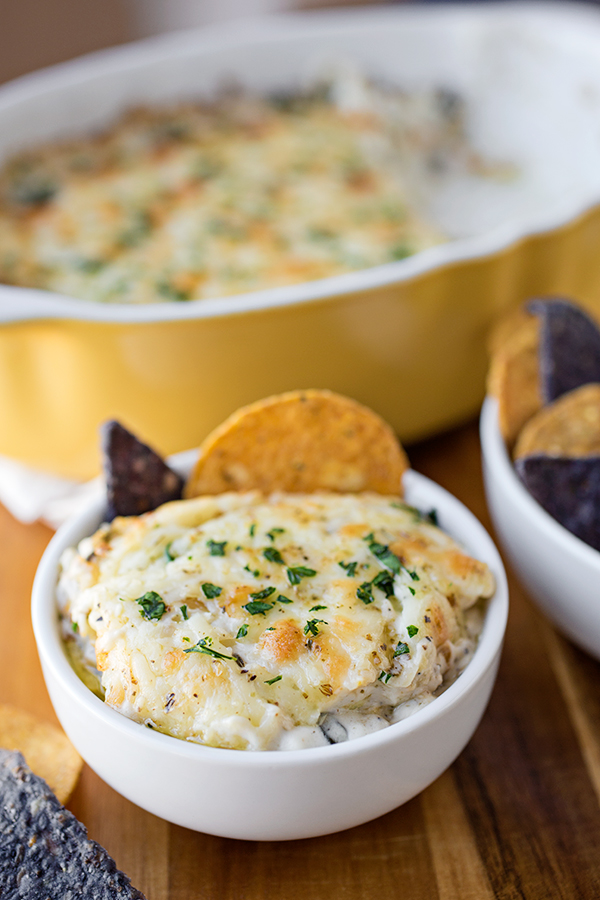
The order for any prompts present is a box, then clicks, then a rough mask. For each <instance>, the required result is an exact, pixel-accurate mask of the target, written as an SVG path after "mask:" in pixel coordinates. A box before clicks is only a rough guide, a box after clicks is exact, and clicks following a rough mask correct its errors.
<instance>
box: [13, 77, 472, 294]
mask: <svg viewBox="0 0 600 900" xmlns="http://www.w3.org/2000/svg"><path fill="white" fill-rule="evenodd" d="M334 93H335V92H334ZM338 93H339V91H338ZM358 93H359V96H358V98H356V97H354V98H353V99H352V98H351V102H349V101H348V98H347V97H346V99H345V100H344V98H343V97H342V98H340V97H335V96H333V97H332V96H331V91H330V93H329V95H328V94H327V93H324V92H323V91H321V92H318V91H317V92H315V93H313V94H307V95H298V96H296V97H287V98H277V99H272V100H270V99H260V98H255V97H250V96H248V95H240V94H231V95H224V96H222V97H220V98H219V99H218V101H216V102H215V103H213V104H209V103H202V104H201V103H198V104H189V105H185V106H183V105H182V106H179V107H171V108H169V109H155V110H150V109H140V110H136V111H133V112H131V113H129V114H128V115H126V116H124V117H123V118H122V119H121V120H120V121H119V122H117V123H116V124H115V125H113V126H112V128H110V129H109V130H108V131H107V132H105V133H104V134H102V135H99V136H96V137H90V138H88V139H85V138H83V139H81V140H77V141H72V142H69V143H63V144H60V145H52V146H46V147H42V148H40V149H39V150H32V151H28V152H24V153H21V154H19V155H18V156H16V157H14V158H13V159H11V160H9V161H8V162H7V163H6V164H5V165H4V167H3V168H2V170H1V171H0V280H2V281H5V282H7V283H11V284H17V285H23V286H28V287H39V288H46V289H49V290H52V291H57V292H60V293H63V294H67V295H71V296H74V297H79V298H81V299H84V300H92V301H101V302H116V303H153V302H160V301H165V300H170V301H185V300H192V299H202V298H208V297H220V296H225V295H231V294H236V293H242V292H246V291H254V290H259V289H263V288H269V287H274V286H279V285H287V284H293V283H297V282H302V281H309V280H312V279H319V278H324V277H327V276H331V275H336V274H340V273H343V272H348V271H352V270H356V269H363V268H367V267H369V266H375V265H379V264H381V263H386V262H390V261H392V260H396V259H402V258H404V257H405V256H409V255H410V254H412V253H415V252H417V251H419V250H422V249H424V248H425V247H429V246H431V245H432V244H436V243H439V242H440V241H442V240H444V238H443V236H442V235H441V234H440V233H439V232H438V230H437V229H436V228H434V227H433V226H432V225H431V224H429V223H428V222H427V221H426V219H425V217H424V216H423V215H421V214H420V213H418V212H417V211H416V208H415V191H414V187H415V183H416V182H417V181H418V177H417V175H418V173H419V172H420V173H421V174H422V172H423V170H425V169H428V170H431V171H430V175H431V172H432V171H433V170H434V169H436V167H437V169H438V170H439V167H440V165H442V164H443V159H444V154H446V155H447V154H448V153H450V154H452V153H455V151H456V153H455V155H456V154H457V153H458V152H459V151H458V149H457V145H460V146H461V147H462V143H464V142H462V143H461V134H460V115H459V113H460V107H459V104H457V103H456V102H450V100H449V95H448V94H447V93H446V94H444V93H441V94H440V93H435V92H431V93H429V94H426V95H423V94H421V95H419V96H409V95H406V94H403V93H402V92H400V91H383V90H382V89H377V88H375V87H374V86H372V85H368V84H367V83H363V84H361V85H359V89H358ZM450 99H451V98H450Z"/></svg>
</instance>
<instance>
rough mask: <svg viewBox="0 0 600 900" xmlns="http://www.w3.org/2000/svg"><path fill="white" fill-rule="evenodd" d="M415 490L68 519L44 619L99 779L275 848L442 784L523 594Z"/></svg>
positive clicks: (475, 535)
mask: <svg viewBox="0 0 600 900" xmlns="http://www.w3.org/2000/svg"><path fill="white" fill-rule="evenodd" d="M404 490H405V496H404V498H403V500H402V501H399V500H396V499H394V498H393V497H385V496H377V495H374V494H363V495H332V494H314V495H310V496H307V495H304V496H302V495H284V494H282V495H274V496H271V497H263V496H261V495H259V494H257V493H256V492H250V493H247V494H235V495H234V494H223V495H219V496H215V497H199V498H196V499H193V500H186V501H178V502H175V503H171V504H167V505H165V506H163V507H161V508H159V509H157V510H156V511H154V512H152V513H149V514H146V515H145V516H142V517H140V518H131V519H116V520H114V521H113V523H112V524H111V525H102V524H101V523H102V518H103V515H104V505H103V502H101V501H99V502H98V503H97V504H96V505H95V506H94V507H93V508H90V509H89V510H87V511H86V512H85V513H84V514H81V515H79V516H78V517H77V518H75V519H73V520H72V521H70V522H68V523H67V524H66V525H65V526H63V528H61V529H60V530H59V532H58V533H57V535H56V536H55V538H54V539H53V540H52V541H51V543H50V545H49V547H48V549H47V551H46V553H45V554H44V557H43V559H42V562H41V564H40V567H39V570H38V573H37V576H36V581H35V586H34V592H33V622H34V630H35V634H36V640H37V642H38V648H39V652H40V658H41V661H42V666H43V670H44V675H45V678H46V683H47V685H48V688H49V691H50V694H51V697H52V700H53V703H54V706H55V709H56V711H57V714H58V716H59V718H60V720H61V722H62V724H63V727H64V728H65V730H66V731H67V733H68V735H69V737H70V738H71V740H72V741H73V743H74V744H75V746H76V747H77V748H78V750H79V752H80V753H81V754H82V755H83V757H84V758H85V759H86V761H87V762H88V763H89V764H90V765H91V766H92V768H94V769H95V771H96V772H98V774H99V775H100V776H101V777H103V778H104V779H105V780H106V781H107V782H108V783H109V784H111V785H112V786H113V787H114V788H115V789H116V790H118V791H120V792H121V793H123V794H124V795H125V796H126V797H128V798H129V799H131V800H132V801H133V802H135V803H138V804H139V805H141V806H142V807H143V808H145V809H147V810H149V811H150V812H153V813H155V814H157V815H160V816H163V817H164V818H167V819H168V820H169V821H172V822H176V823H178V824H181V825H183V826H185V827H188V828H194V829H196V830H201V831H206V832H209V833H213V834H218V835H223V836H228V837H237V838H245V839H255V840H277V839H281V840H283V839H291V838H302V837H309V836H315V835H318V834H326V833H329V832H332V831H336V830H340V829H343V828H348V827H351V826H353V825H356V824H359V823H361V822H364V821H367V820H369V819H371V818H374V817H376V816H378V815H381V814H382V813H384V812H386V811H389V810H390V809H393V808H394V807H395V806H398V805H399V804H401V803H403V802H405V801H406V800H408V799H409V798H410V797H412V796H414V795H415V794H416V793H418V792H419V791H420V790H422V789H423V788H424V787H426V786H427V785H428V784H429V783H430V782H431V781H432V780H434V779H435V778H436V777H437V776H438V775H439V774H440V773H441V772H442V771H443V770H444V769H445V768H446V767H447V766H448V765H449V764H450V763H451V762H452V761H453V760H454V759H455V757H456V756H457V755H458V753H460V751H461V750H462V748H463V747H464V745H465V743H466V742H467V741H468V739H469V737H470V736H471V734H472V732H473V730H474V729H475V727H476V725H477V723H478V721H479V719H480V717H481V715H482V713H483V710H484V708H485V705H486V703H487V700H488V698H489V694H490V691H491V688H492V685H493V682H494V679H495V675H496V669H497V665H498V660H499V655H500V650H501V646H502V640H503V635H504V629H505V624H506V615H507V604H508V595H507V588H506V579H505V575H504V571H503V568H502V564H501V561H500V558H499V556H498V554H497V552H496V550H495V548H494V546H493V544H492V542H491V540H490V538H489V537H488V535H487V534H486V532H485V531H484V529H483V528H482V526H481V525H480V524H479V523H478V522H477V521H476V519H475V518H474V517H473V516H472V515H471V513H469V512H468V511H467V510H466V509H465V508H464V507H463V506H462V505H461V504H460V503H459V502H458V501H457V500H456V499H454V498H453V497H451V496H450V495H449V494H447V492H445V491H444V490H443V489H442V488H440V487H439V486H437V485H435V484H434V483H432V482H430V481H429V480H428V479H426V478H424V477H423V476H420V475H418V474H417V473H415V472H412V471H408V472H406V473H405V475H404ZM432 510H435V511H436V513H435V514H436V515H437V517H438V519H439V523H440V525H441V528H442V529H443V530H440V529H439V528H438V527H436V526H435V525H434V524H433V523H432V518H431V516H430V514H431V511H432ZM98 526H100V527H99V528H98ZM445 532H447V533H445ZM90 534H92V535H93V536H92V537H89V535H90ZM448 535H451V537H449V536H448ZM463 547H464V548H465V549H464V550H463V549H462V548H463ZM76 548H77V549H76ZM468 554H472V556H470V555H468ZM482 597H486V598H488V599H486V600H481V599H480V598H482ZM59 610H60V616H62V617H63V622H64V621H65V620H66V621H67V622H70V623H72V624H71V625H70V626H69V628H70V629H73V628H74V629H75V633H73V631H71V634H72V635H73V637H74V638H75V639H76V640H72V641H67V642H66V643H67V645H70V647H71V648H74V647H78V646H79V647H80V648H81V651H82V654H83V655H82V656H80V664H81V663H82V662H83V663H85V660H86V654H87V660H88V663H89V662H95V663H96V665H97V666H98V669H99V670H101V675H102V690H103V691H104V696H105V701H104V702H103V701H102V700H101V699H100V697H99V696H97V695H96V694H95V693H94V692H93V691H92V690H90V689H89V687H87V686H86V685H85V684H84V682H83V681H82V680H81V679H80V677H78V675H77V674H76V673H75V671H74V669H73V667H72V665H71V662H70V660H69V656H71V657H72V654H69V653H67V650H66V648H65V641H64V630H63V627H62V626H61V621H60V617H59ZM79 642H81V643H79ZM467 663H468V664H467ZM88 675H89V672H88ZM457 676H458V677H457ZM88 683H89V682H88ZM122 713H125V715H122ZM163 732H168V733H163ZM354 737H357V738H359V739H357V740H349V738H354ZM177 738H183V740H181V739H179V740H178V739H177ZM207 744H208V745H212V746H206V745H207ZM234 748H235V749H234ZM242 749H243V750H246V751H249V750H250V751H251V750H259V749H260V750H267V751H270V752H258V753H257V752H240V750H242Z"/></svg>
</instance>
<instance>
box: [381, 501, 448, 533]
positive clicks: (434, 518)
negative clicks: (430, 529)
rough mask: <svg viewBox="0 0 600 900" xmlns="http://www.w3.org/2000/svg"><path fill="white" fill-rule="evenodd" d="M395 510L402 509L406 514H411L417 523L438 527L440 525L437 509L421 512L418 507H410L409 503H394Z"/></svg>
mask: <svg viewBox="0 0 600 900" xmlns="http://www.w3.org/2000/svg"><path fill="white" fill-rule="evenodd" d="M391 506H393V507H394V508H395V509H402V510H404V512H407V513H410V514H411V515H412V516H414V517H415V520H416V521H417V522H428V523H429V524H430V525H435V526H436V527H437V526H438V525H439V523H438V514H437V509H430V510H429V512H426V513H424V512H421V510H420V509H417V508H416V506H409V504H408V503H392V504H391Z"/></svg>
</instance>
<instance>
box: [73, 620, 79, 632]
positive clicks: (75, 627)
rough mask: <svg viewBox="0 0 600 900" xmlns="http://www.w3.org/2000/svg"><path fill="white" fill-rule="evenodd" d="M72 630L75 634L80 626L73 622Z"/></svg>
mask: <svg viewBox="0 0 600 900" xmlns="http://www.w3.org/2000/svg"><path fill="white" fill-rule="evenodd" d="M71 628H72V629H73V631H75V632H77V631H79V625H78V624H77V622H73V624H72V625H71Z"/></svg>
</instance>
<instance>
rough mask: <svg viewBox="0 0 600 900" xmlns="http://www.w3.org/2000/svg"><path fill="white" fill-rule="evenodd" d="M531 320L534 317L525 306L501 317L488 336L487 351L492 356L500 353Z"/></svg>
mask: <svg viewBox="0 0 600 900" xmlns="http://www.w3.org/2000/svg"><path fill="white" fill-rule="evenodd" d="M531 318H532V315H531V313H528V312H527V309H526V308H525V305H524V304H522V305H521V306H518V307H517V308H516V309H513V310H511V311H510V312H508V313H505V315H503V316H500V318H499V319H497V320H496V321H495V322H494V324H493V326H492V329H491V331H490V333H489V335H488V340H487V349H488V353H489V354H490V356H494V355H495V354H496V353H499V352H500V351H501V350H502V349H503V348H504V346H505V345H506V344H508V343H509V341H510V340H511V339H512V338H513V336H514V335H515V334H516V333H517V332H519V331H520V330H521V328H522V327H523V325H524V324H525V323H526V322H529V321H530V320H531Z"/></svg>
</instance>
